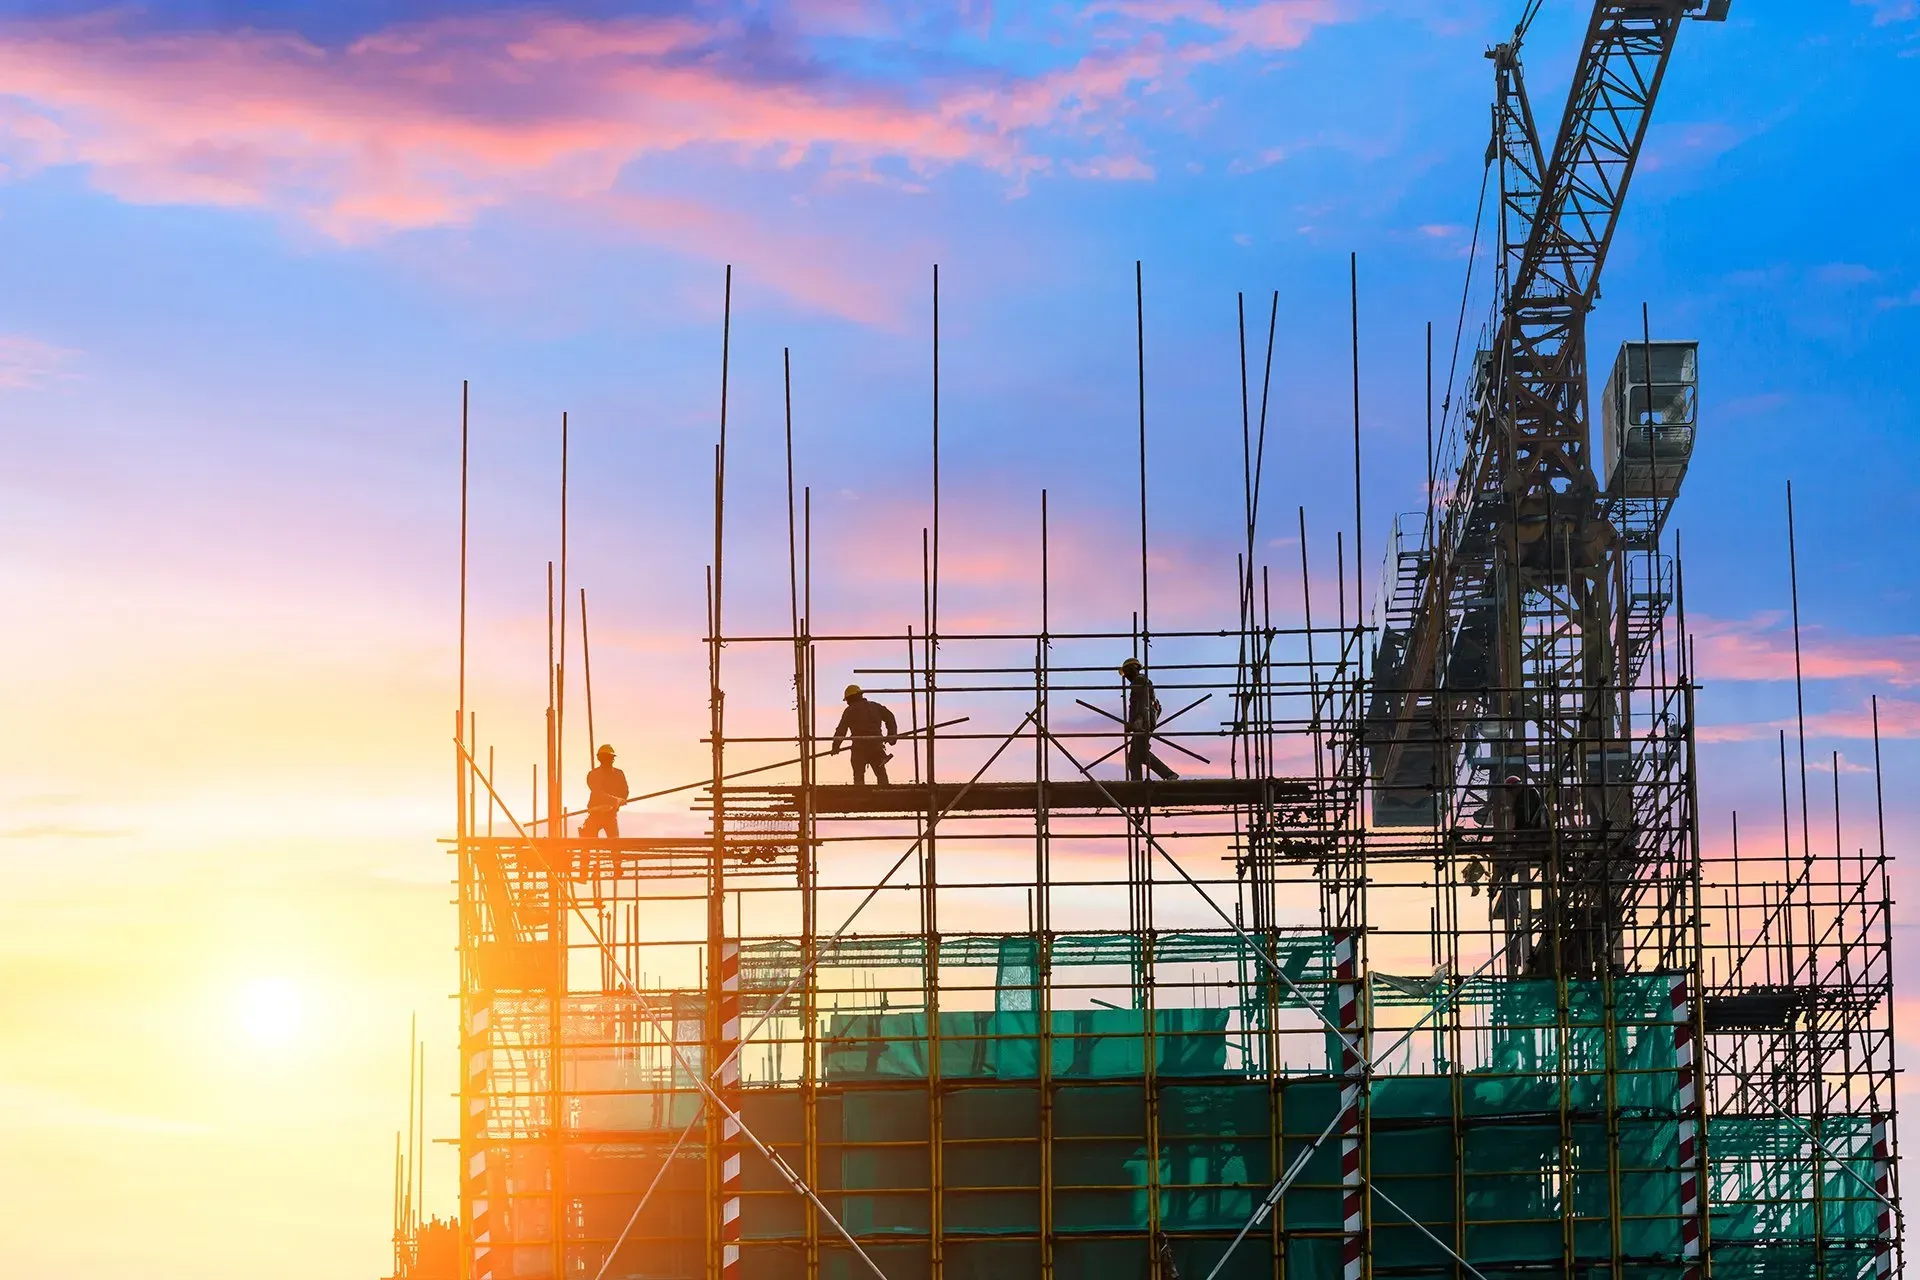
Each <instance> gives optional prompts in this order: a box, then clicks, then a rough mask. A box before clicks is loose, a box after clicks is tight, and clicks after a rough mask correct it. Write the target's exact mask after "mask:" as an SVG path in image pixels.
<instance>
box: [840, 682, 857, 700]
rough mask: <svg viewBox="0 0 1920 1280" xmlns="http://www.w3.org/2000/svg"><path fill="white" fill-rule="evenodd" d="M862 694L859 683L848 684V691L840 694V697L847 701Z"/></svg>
mask: <svg viewBox="0 0 1920 1280" xmlns="http://www.w3.org/2000/svg"><path fill="white" fill-rule="evenodd" d="M860 696H861V694H860V686H859V685H857V684H850V685H848V686H847V691H846V692H845V693H843V694H841V695H840V697H841V698H842V699H843V700H845V701H847V702H852V701H853V700H854V699H855V698H858V697H860Z"/></svg>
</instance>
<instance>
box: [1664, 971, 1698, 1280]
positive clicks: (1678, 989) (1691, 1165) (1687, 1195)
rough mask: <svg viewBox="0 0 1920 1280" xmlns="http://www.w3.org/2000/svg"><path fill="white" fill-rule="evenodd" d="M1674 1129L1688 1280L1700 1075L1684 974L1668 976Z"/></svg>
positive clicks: (1694, 1271) (1693, 1253)
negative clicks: (1671, 1030)
mask: <svg viewBox="0 0 1920 1280" xmlns="http://www.w3.org/2000/svg"><path fill="white" fill-rule="evenodd" d="M1668 995H1669V998H1670V1000H1671V1002H1672V1004H1671V1011H1672V1015H1673V1064H1674V1069H1675V1072H1676V1076H1677V1079H1676V1081H1675V1091H1674V1111H1675V1113H1676V1116H1677V1118H1676V1121H1675V1124H1676V1127H1677V1129H1678V1130H1679V1139H1680V1256H1681V1257H1682V1258H1683V1259H1685V1261H1686V1265H1687V1277H1688V1280H1694V1277H1696V1276H1698V1275H1699V1274H1700V1076H1699V1072H1698V1071H1697V1070H1696V1068H1695V1063H1694V1043H1693V1002H1692V1001H1691V1000H1690V999H1689V998H1688V993H1687V975H1686V974H1684V973H1676V974H1673V975H1672V976H1671V979H1670V986H1669V991H1668Z"/></svg>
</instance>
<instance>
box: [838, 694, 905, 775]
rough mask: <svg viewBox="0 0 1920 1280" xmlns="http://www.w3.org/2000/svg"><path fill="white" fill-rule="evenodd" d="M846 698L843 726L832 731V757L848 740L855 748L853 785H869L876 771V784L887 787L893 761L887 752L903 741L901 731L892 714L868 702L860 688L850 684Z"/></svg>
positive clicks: (840, 725)
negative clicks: (841, 743)
mask: <svg viewBox="0 0 1920 1280" xmlns="http://www.w3.org/2000/svg"><path fill="white" fill-rule="evenodd" d="M842 696H843V697H845V698H846V701H847V709H846V710H845V711H842V712H841V713H840V724H839V726H838V727H837V728H835V729H834V731H833V754H834V755H839V754H840V740H841V739H842V738H847V739H850V740H851V741H852V744H853V785H855V786H856V787H864V786H866V785H867V770H868V769H872V770H873V780H874V781H875V782H877V783H878V784H880V785H881V786H883V787H884V786H886V785H887V761H889V760H891V759H893V757H892V756H891V755H889V754H888V753H887V748H888V747H891V746H892V745H893V744H894V743H896V742H898V741H899V740H900V729H899V726H898V725H897V724H895V722H894V719H893V712H891V711H889V710H887V709H886V708H885V707H883V706H881V705H880V704H879V703H877V702H870V701H868V700H867V695H866V694H864V693H862V692H861V691H860V686H859V685H857V684H850V685H848V686H847V691H846V693H845V694H844V695H842Z"/></svg>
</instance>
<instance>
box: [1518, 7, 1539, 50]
mask: <svg viewBox="0 0 1920 1280" xmlns="http://www.w3.org/2000/svg"><path fill="white" fill-rule="evenodd" d="M1545 2H1546V0H1530V3H1529V4H1528V5H1527V7H1526V9H1525V10H1524V11H1523V12H1522V13H1521V15H1520V21H1519V23H1518V25H1516V26H1515V27H1514V29H1513V47H1514V48H1515V49H1518V48H1519V47H1520V42H1521V41H1522V40H1525V39H1526V38H1527V28H1528V27H1531V26H1532V25H1533V20H1534V18H1536V17H1538V16H1539V13H1540V6H1541V5H1542V4H1544V3H1545Z"/></svg>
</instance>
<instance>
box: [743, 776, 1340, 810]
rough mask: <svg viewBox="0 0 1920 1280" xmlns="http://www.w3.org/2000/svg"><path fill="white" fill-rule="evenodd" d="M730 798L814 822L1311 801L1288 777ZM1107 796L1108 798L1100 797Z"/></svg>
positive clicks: (837, 789)
mask: <svg viewBox="0 0 1920 1280" xmlns="http://www.w3.org/2000/svg"><path fill="white" fill-rule="evenodd" d="M729 794H730V795H733V796H751V797H755V798H763V799H766V800H772V801H777V802H781V807H783V808H786V809H789V810H790V811H798V809H799V808H800V805H801V802H802V800H803V799H804V800H805V801H806V803H807V805H808V808H809V809H810V810H811V811H812V812H813V813H814V814H816V815H821V816H826V815H830V814H924V813H926V812H928V811H929V810H932V811H934V812H939V813H945V812H949V811H954V810H960V811H966V812H975V813H979V812H989V813H1032V812H1034V811H1035V810H1038V809H1111V808H1112V807H1113V801H1116V800H1117V801H1119V802H1120V804H1121V805H1123V806H1124V807H1126V808H1129V809H1133V808H1143V809H1144V808H1154V809H1212V808H1219V807H1222V806H1230V805H1245V806H1248V807H1250V808H1258V807H1260V806H1263V805H1274V804H1299V803H1301V802H1303V801H1306V800H1309V799H1311V797H1312V795H1313V787H1312V784H1311V783H1308V782H1304V781H1301V780H1299V779H1295V778H1181V779H1179V780H1178V781H1174V782H1108V783H1103V784H1098V785H1096V784H1095V783H1091V782H1081V781H1073V782H1045V783H1033V782H976V783H973V784H972V785H971V786H968V785H967V784H965V783H961V782H937V783H933V784H931V785H929V784H927V783H913V784H899V785H893V786H884V787H882V786H871V787H863V786H854V785H851V784H839V785H831V786H818V785H816V786H812V787H753V788H737V789H730V790H729ZM1109 796H1111V799H1109V798H1108V797H1109Z"/></svg>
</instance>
